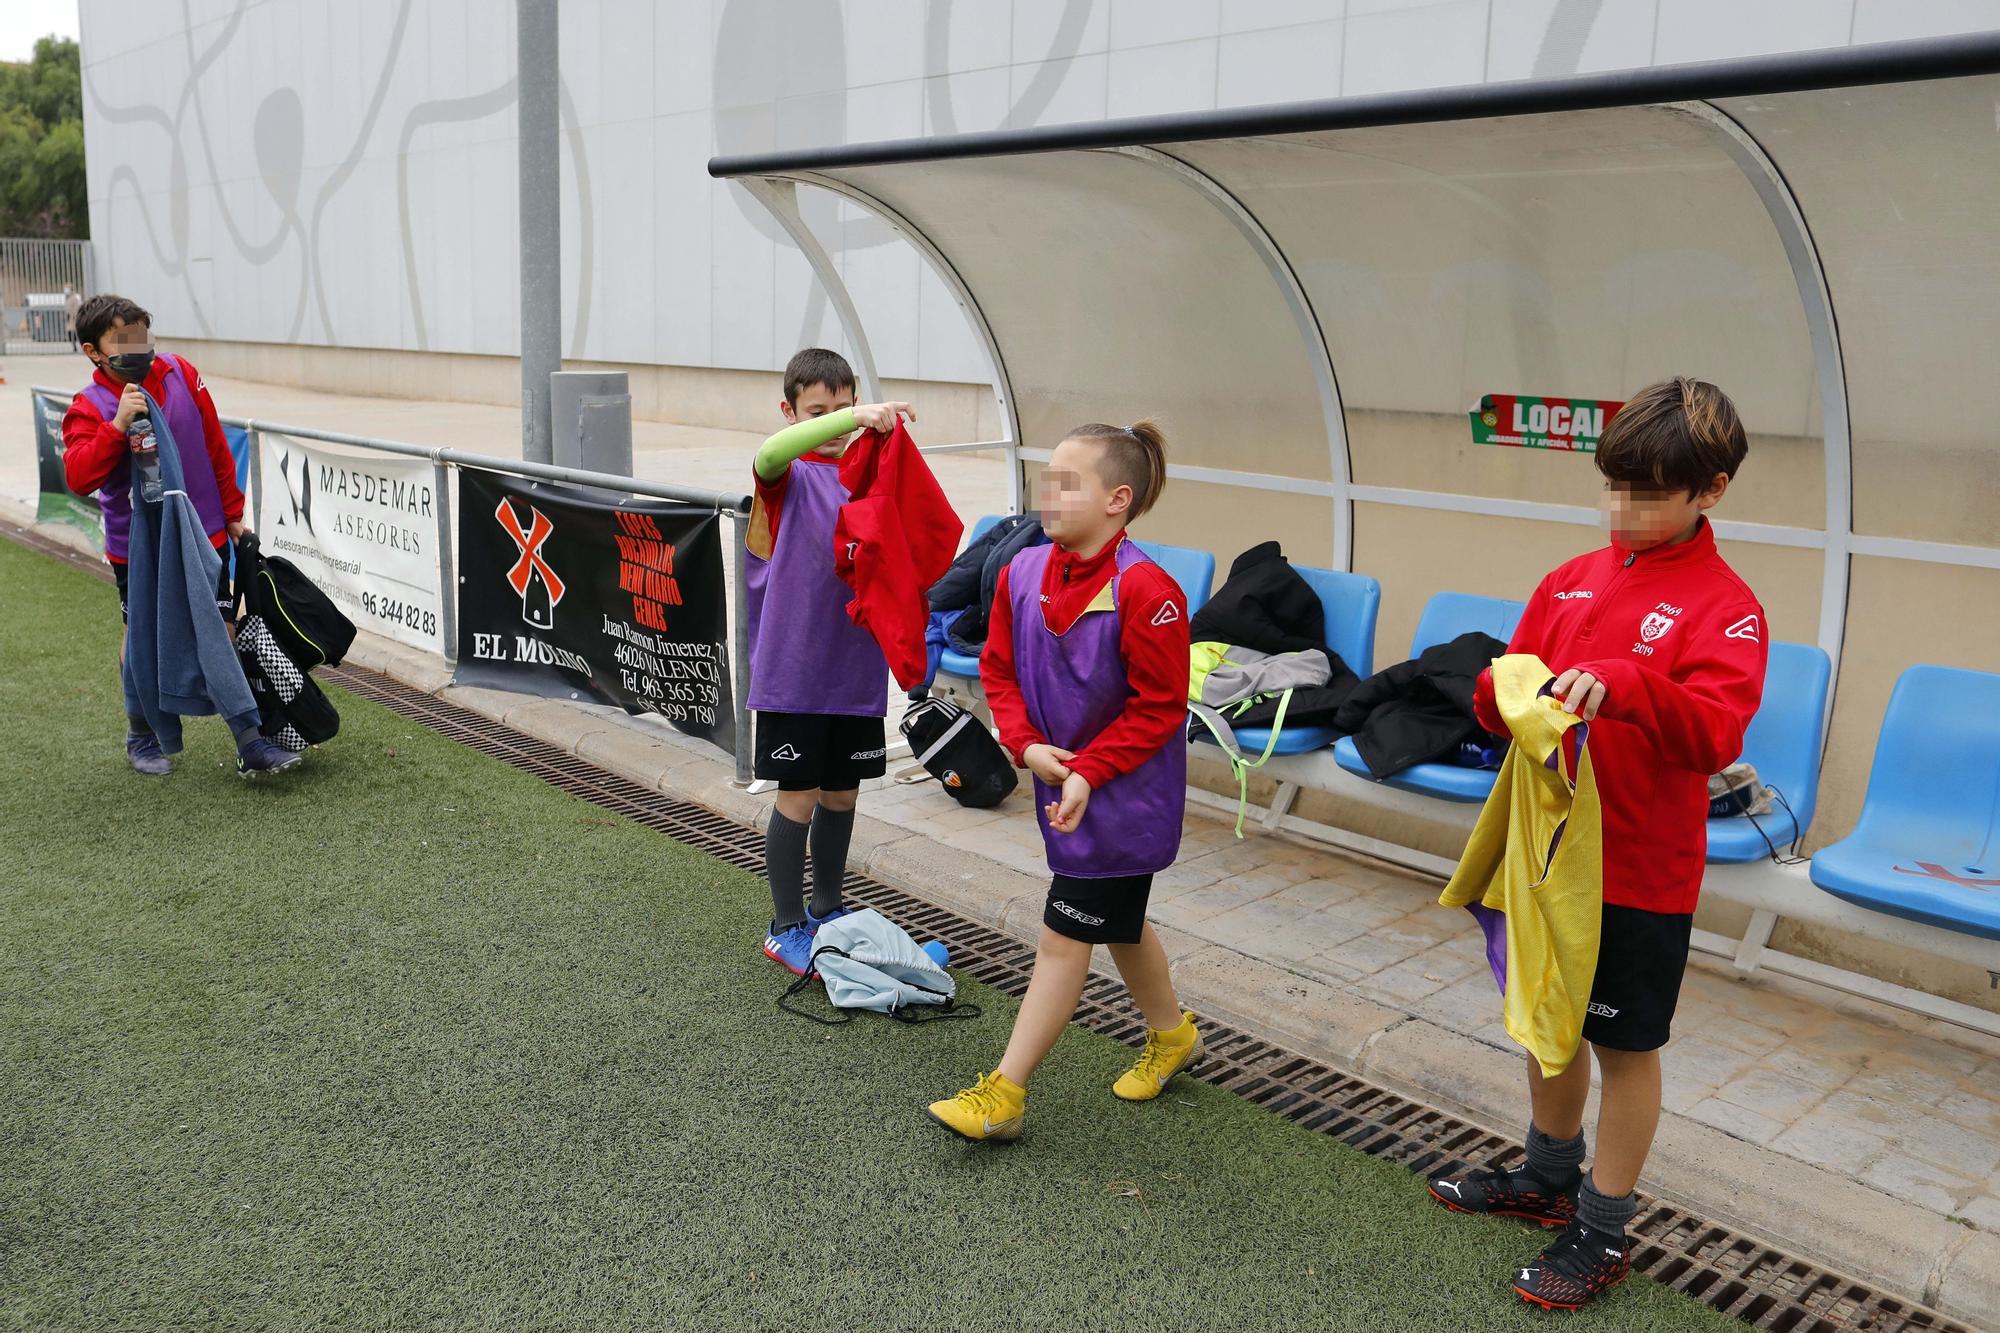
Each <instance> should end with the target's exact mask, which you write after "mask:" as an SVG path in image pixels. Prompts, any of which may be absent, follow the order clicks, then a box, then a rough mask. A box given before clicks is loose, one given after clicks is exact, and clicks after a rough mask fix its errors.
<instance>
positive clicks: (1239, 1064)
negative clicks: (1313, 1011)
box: [0, 522, 1974, 1333]
mask: <svg viewBox="0 0 2000 1333" xmlns="http://www.w3.org/2000/svg"><path fill="white" fill-rule="evenodd" d="M0 536H7V537H10V538H12V539H13V540H15V541H16V542H18V543H19V544H21V545H23V546H28V547H31V548H33V549H35V550H37V551H40V552H42V553H43V554H46V555H50V556H53V557H55V558H57V559H60V560H63V561H65V562H67V563H69V564H72V565H74V566H76V567H77V568H79V569H83V570H85V571H87V572H90V573H92V574H95V575H97V576H98V577H101V578H104V579H105V581H106V582H109V581H110V574H109V571H108V570H107V569H106V568H105V567H104V565H103V564H102V563H100V562H98V561H95V560H88V559H86V558H83V557H81V556H79V555H77V554H76V553H75V552H73V551H71V550H69V549H68V548H66V547H63V546H60V545H57V544H55V543H53V542H49V541H47V540H45V539H43V538H41V537H39V536H37V535H35V534H32V533H29V532H26V531H25V530H23V529H20V528H17V527H14V526H13V525H12V524H8V523H5V522H0ZM321 674H322V675H323V676H324V677H325V678H326V679H327V680H329V681H331V682H332V683H334V684H337V685H339V686H341V687H342V688H343V689H346V690H349V691H351V692H352V693H354V694H356V695H359V696H360V697H362V698H364V699H368V700H370V701H372V702H374V703H378V704H381V705H382V706H383V707H385V708H388V709H389V710H391V711H392V712H395V713H397V714H399V715H401V716H403V717H406V718H409V719H410V720H411V721H413V722H417V723H419V724H421V725H423V726H424V727H427V728H429V729H430V730H432V731H435V732H437V733H438V734H439V735H442V736H444V737H446V738H447V739H450V740H453V741H456V742H458V743H459V744H462V745H465V746H468V747H470V748H472V749H474V750H478V751H479V752H480V753H482V754H487V755H491V756H492V757H494V758H495V759H498V760H500V761H502V762H503V763H506V764H510V765H512V766H513V767H515V768H519V769H522V770H524V771H526V772H528V773H532V774H533V775H534V776H536V777H538V778H540V779H541V780H542V781H544V782H546V783H548V784H549V785H551V786H553V787H557V788H559V789H561V790H563V791H566V792H569V793H570V794H571V795H574V796H577V797H580V798H582V799H583V800H586V801H589V802H590V803H591V804H593V805H596V806H599V807H601V808H602V809H605V810H609V811H612V812H613V813H616V814H620V815H624V816H626V817H627V818H629V819H631V820H633V821H634V822H635V823H638V824H642V825H644V826H645V827H647V828H650V829H654V830H657V831H658V832H661V833H664V834H666V835H667V836H668V837H670V838H672V839H674V840H675V841H676V842H681V843H684V844H686V845H688V846H690V847H693V848H695V849H697V850H699V851H702V852H705V853H707V854H708V855H710V856H713V857H715V858H716V859H717V860H720V861H724V862H727V863H728V864H730V865H732V866H736V867H738V868H739V869H742V870H746V871H750V872H751V873H753V874H759V875H761V874H762V873H763V870H764V853H763V845H762V839H761V838H759V837H758V835H757V833H756V831H755V830H753V829H749V828H745V827H744V826H742V825H740V824H737V823H735V822H734V821H732V820H728V819H725V818H723V817H722V816H720V815H717V814H713V813H711V812H710V811H708V810H704V809H702V808H701V807H700V806H697V805H692V804H689V803H687V802H684V801H676V800H673V799H671V798H670V797H667V796H665V795H664V794H662V793H660V792H657V791H653V790H651V789H650V788H647V787H643V786H641V785H639V784H638V783H636V782H633V781H630V780H629V779H626V778H622V777H619V776H617V775H616V774H613V773H608V772H606V771H605V770H603V769H600V768H598V767H597V766H595V765H594V764H590V763H586V762H585V761H583V760H581V759H578V758H576V757H575V756H574V755H570V754H565V753H564V752H563V751H561V750H559V749H557V748H556V747H554V746H552V745H549V744H547V743H546V742H543V741H538V740H536V739H534V738H533V737H531V736H525V735H522V734H521V733H520V732H517V731H514V730H512V729H510V728H508V727H504V726H501V725H500V724H498V723H494V722H490V721H488V720H487V719H486V718H483V717H481V716H480V715H479V714H477V713H473V712H470V711H468V710H466V709H463V708H459V707H457V706H455V705H452V704H448V703H445V702H443V701H442V700H439V699H437V698H435V697H434V696H432V695H428V694H424V693H422V692H421V691H418V690H413V689H410V688H409V687H407V686H405V685H402V684H400V683H398V682H396V681H394V680H391V679H389V678H388V677H386V676H381V675H378V674H376V673H374V672H371V671H364V670H361V669H358V668H353V667H344V668H339V669H331V670H324V671H323V672H322V673H321ZM846 887H847V891H848V892H849V893H850V894H851V895H852V896H853V898H854V899H855V900H856V901H857V902H861V903H865V904H866V905H868V906H870V907H874V908H877V909H879V910H881V911H882V912H883V913H884V914H886V915H890V916H893V917H894V918H895V919H897V920H899V921H902V922H904V923H906V924H907V925H908V926H910V927H911V928H912V931H913V933H919V932H929V933H930V934H932V935H935V936H938V937H940V938H945V939H949V940H950V942H951V949H952V961H953V963H954V965H955V967H956V968H957V969H958V970H959V971H962V972H964V973H965V974H966V975H968V976H971V977H973V978H975V979H977V980H978V981H981V982H983V983H985V984H986V985H989V986H992V987H993V988H994V989H996V990H1000V991H1004V992H1005V993H1007V994H1008V995H1012V996H1016V997H1019V996H1020V995H1023V994H1025V993H1026V991H1027V989H1028V975H1029V972H1030V970H1031V969H1032V968H1033V965H1034V951H1033V950H1032V949H1030V948H1029V947H1028V946H1026V945H1024V944H1022V943H1021V942H1019V941H1018V940H1015V939H1014V938H1013V937H1011V936H1008V935H1003V934H1001V933H1000V932H998V931H995V930H992V929H989V928H988V927H985V926H982V925H979V924H977V923H976V922H972V921H968V920H966V919H965V918H963V917H960V916H958V915H957V914H955V913H953V912H949V911H946V910H945V909H943V908H941V907H936V906H933V905H932V904H930V903H926V902H922V901H920V900H918V899H916V898H912V897H911V896H909V895H908V894H906V893H902V892H899V891H898V890H896V889H892V888H890V887H889V886H888V885H886V884H882V883H880V882H878V881H876V880H873V879H869V878H867V877H866V876H862V875H856V874H850V875H848V876H847V880H846ZM1076 1022H1078V1023H1079V1024H1081V1025H1082V1026H1084V1027H1086V1028H1089V1029H1090V1030H1092V1031H1094V1032H1100V1033H1103V1034H1104V1035H1105V1036H1108V1037H1111V1038H1113V1039H1114V1040H1116V1041H1120V1042H1124V1043H1126V1044H1127V1045H1133V1046H1136V1045H1139V1044H1140V1043H1141V1042H1143V1041H1144V1039H1145V1026H1144V1024H1143V1023H1142V1022H1141V1021H1140V1020H1139V1019H1138V1018H1137V1017H1136V1016H1135V1015H1134V1014H1133V1013H1132V1012H1131V1010H1130V1009H1129V1008H1128V1006H1127V1005H1126V1003H1125V994H1124V988H1123V987H1122V986H1121V985H1120V984H1119V983H1118V982H1116V981H1115V980H1112V979H1110V978H1108V977H1100V976H1092V977H1091V979H1090V981H1089V983H1088V984H1087V985H1086V986H1085V988H1084V994H1083V1003H1082V1005H1081V1006H1080V1007H1079V1009H1078V1011H1077V1016H1076ZM1202 1031H1203V1040H1204V1041H1205V1043H1206V1044H1207V1046H1208V1053H1209V1058H1208V1061H1207V1063H1206V1064H1205V1065H1203V1067H1202V1069H1201V1071H1200V1073H1199V1074H1198V1075H1197V1077H1199V1078H1200V1079H1201V1080H1202V1081H1203V1082H1206V1083H1209V1084H1212V1085H1214V1086H1216V1087H1219V1088H1227V1089H1228V1090H1229V1091H1231V1092H1234V1093H1236V1094H1237V1095H1238V1096H1240V1097H1243V1098H1245V1099H1247V1100H1249V1101H1251V1102H1254V1103H1256V1104H1257V1105H1258V1106H1261V1107H1263V1108H1264V1109H1265V1110H1268V1111H1270V1112H1272V1113H1274V1114H1276V1115H1281V1116H1284V1117H1285V1118H1286V1119H1288V1120H1290V1121H1292V1122H1293V1123H1295V1124H1298V1125H1300V1126H1302V1127H1304V1128H1306V1129H1309V1130H1312V1131H1314V1132H1316V1133H1321V1134H1327V1135H1330V1136H1332V1137H1335V1138H1338V1139H1340V1140H1341V1141H1342V1142H1343V1143H1346V1144H1348V1145H1349V1146H1351V1147H1354V1148H1357V1149H1359V1150H1360V1151H1362V1152H1365V1153H1368V1154H1370V1155H1372V1156H1375V1157H1381V1158H1385V1159H1387V1160H1389V1161H1392V1162H1398V1163H1400V1164H1402V1165H1403V1166H1405V1167H1407V1168H1409V1169H1410V1170H1411V1171H1413V1172H1422V1173H1429V1172H1433V1171H1440V1170H1450V1169H1453V1168H1456V1167H1459V1166H1467V1165H1483V1164H1493V1165H1498V1166H1511V1165H1513V1164H1514V1163H1516V1162H1518V1161H1519V1160H1520V1159H1521V1156H1522V1152H1521V1147H1520V1145H1519V1143H1518V1142H1516V1141H1514V1140H1511V1139H1506V1138H1502V1137H1501V1136H1499V1135H1497V1134H1493V1133H1490V1132H1489V1131H1487V1130H1484V1129H1481V1128H1480V1127H1479V1126H1477V1125H1473V1124H1470V1123H1468V1122H1466V1121H1464V1120H1460V1119H1458V1118H1457V1117H1456V1116H1453V1115H1449V1114H1447V1113H1446V1112H1443V1111H1440V1110H1437V1109H1436V1108H1434V1107H1429V1106H1425V1105H1423V1104H1422V1103H1420V1102H1414V1101H1411V1100H1409V1099H1408V1098H1406V1097H1402V1096H1400V1095H1398V1094H1396V1093H1393V1092H1389V1091H1388V1090H1386V1089H1384V1088H1379V1087H1377V1086H1375V1085H1374V1084H1372V1083H1369V1082H1367V1081H1366V1080H1364V1079H1360V1078H1356V1077H1355V1076H1353V1075H1351V1074H1345V1073H1342V1072H1340V1071H1339V1070H1336V1069H1333V1068H1331V1067H1330V1066H1328V1065H1325V1064H1322V1063H1320V1062H1319V1061H1317V1060H1312V1059H1309V1058H1307V1057H1305V1056H1302V1055H1299V1054H1296V1053H1295V1052H1292V1051H1287V1050H1285V1049H1283V1048H1282V1047H1279V1046H1274V1045H1272V1044H1271V1043H1269V1042H1267V1041H1264V1040H1262V1039H1260V1038H1257V1037H1254V1036H1251V1035H1249V1034H1248V1033H1245V1032H1240V1031H1237V1030H1236V1029H1233V1028H1230V1027H1228V1026H1226V1025H1224V1024H1221V1023H1217V1022H1215V1021H1214V1020H1213V1019H1208V1020H1204V1022H1203V1028H1202ZM1631 1234H1632V1237H1633V1239H1634V1241H1635V1244H1634V1246H1633V1250H1632V1266H1633V1267H1634V1268H1635V1269H1636V1270H1638V1271H1639V1272H1642V1273H1645V1274H1646V1275H1648V1276H1649V1277H1652V1278H1653V1279H1654V1280H1656V1281H1658V1282H1661V1283H1663V1284H1665V1285H1666V1286H1669V1287H1671V1288H1673V1289H1674V1290H1675V1291H1679V1292H1682V1293H1684V1294H1686V1295H1688V1296H1690V1297H1693V1298H1694V1299H1695V1300H1697V1301H1700V1302H1701V1303H1702V1304H1704V1305H1706V1306H1708V1307H1709V1308H1711V1309H1714V1310H1718V1311H1720V1312H1722V1313H1723V1314H1726V1315H1730V1316H1732V1317H1734V1318H1736V1319H1739V1320H1742V1321H1743V1322H1744V1323H1746V1324H1748V1325H1750V1326H1751V1327H1753V1328H1759V1329H1771V1330H1777V1331H1778V1333H1849V1331H1850V1330H1853V1331H1857V1333H1863V1331H1865V1333H1902V1331H1903V1330H1936V1333H1974V1330H1972V1329H1971V1328H1969V1327H1968V1326H1967V1325H1964V1324H1961V1323H1958V1322H1956V1321H1954V1320H1951V1319H1947V1318H1945V1317H1944V1316H1943V1315H1940V1314H1938V1313H1936V1312H1935V1311H1932V1310H1928V1309H1926V1308H1924V1307H1923V1306H1920V1305H1916V1304H1913V1303H1911V1302H1908V1301H1904V1300H1901V1299H1899V1298H1897V1297H1895V1296H1891V1295H1888V1294H1886V1293H1883V1292H1879V1291H1876V1290H1874V1289H1872V1288H1870V1287H1868V1286H1867V1285H1865V1284H1863V1283H1861V1282H1857V1281H1855V1280H1854V1279H1852V1278H1846V1277H1842V1276H1841V1275H1839V1274H1838V1273H1832V1272H1828V1271H1827V1270H1826V1269H1823V1268H1819V1267H1816V1266H1815V1265H1813V1264H1810V1263H1807V1262H1805V1261H1804V1260H1802V1259H1796V1258H1793V1257H1792V1256H1790V1255H1787V1254H1785V1253H1783V1252H1781V1251H1778V1250H1774V1249H1772V1248H1770V1247H1769V1246H1767V1245H1765V1244H1763V1243H1761V1242H1759V1241H1756V1240H1753V1239H1751V1238H1750V1237H1748V1236H1744V1235H1741V1234H1740V1233H1738V1232H1734V1231H1731V1230H1729V1229H1728V1228H1727V1227H1721V1226H1716V1225H1714V1224H1712V1223H1709V1222H1707V1221H1704V1220H1703V1219H1701V1218H1699V1217H1696V1216H1694V1215H1692V1214H1690V1213H1688V1212H1686V1211H1684V1210H1682V1209H1680V1208H1677V1207H1674V1206H1673V1205H1671V1204H1665V1203H1661V1202H1659V1201H1658V1200H1654V1199H1648V1198H1646V1197H1645V1196H1643V1195H1642V1196H1641V1207H1640V1210H1639V1214H1638V1216H1637V1217H1636V1218H1634V1219H1633V1223H1632V1232H1631Z"/></svg>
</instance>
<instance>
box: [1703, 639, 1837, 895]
mask: <svg viewBox="0 0 2000 1333" xmlns="http://www.w3.org/2000/svg"><path fill="white" fill-rule="evenodd" d="M1832 676H1833V664H1832V663H1831V662H1829V661H1827V657H1826V654H1825V653H1824V652H1821V651H1820V650H1819V649H1818V648H1816V647H1814V646H1813V645H1811V644H1807V643H1774V644H1772V645H1771V662H1770V666H1769V667H1768V668H1766V670H1765V672H1764V702H1763V703H1762V705H1760V706H1759V707H1758V709H1757V716H1756V717H1754V718H1752V719H1750V728H1749V730H1748V731H1746V732H1744V733H1743V760H1744V762H1747V763H1748V764H1750V765H1751V766H1752V767H1754V768H1755V769H1756V770H1757V780H1758V781H1759V782H1761V783H1763V784H1764V785H1765V786H1766V787H1769V788H1771V789H1772V790H1774V791H1776V792H1778V793H1779V794H1780V795H1782V796H1783V797H1784V798H1785V804H1788V805H1790V806H1791V812H1790V813H1789V814H1788V813H1786V810H1785V805H1781V804H1779V803H1777V802H1775V801H1774V802H1772V805H1771V813H1769V814H1768V815H1758V816H1756V822H1755V823H1752V822H1751V820H1750V819H1748V818H1745V817H1743V816H1736V817H1734V818H1730V819H1711V820H1709V821H1708V859H1709V860H1710V861H1711V862H1717V863H1720V864H1724V865H1740V864H1744V863H1746V862H1750V861H1761V860H1763V859H1764V858H1765V857H1767V856H1769V855H1770V854H1771V849H1772V848H1773V847H1776V848H1777V849H1778V850H1780V851H1782V850H1784V849H1785V848H1786V847H1787V846H1789V845H1790V844H1791V842H1792V840H1793V839H1795V838H1797V837H1798V835H1799V834H1800V833H1801V832H1803V831H1804V830H1805V829H1807V828H1809V827H1811V825H1812V817H1813V807H1814V805H1815V804H1816V803H1817V802H1818V800H1819V755H1820V737H1821V736H1822V734H1823V733H1824V730H1825V728H1824V722H1823V719H1824V718H1825V716H1826V691H1827V684H1828V682H1829V681H1830V680H1831V678H1832ZM1760 826H1761V828H1762V832H1759V831H1758V830H1759V827H1760ZM1767 837H1768V838H1769V839H1770V841H1769V842H1766V841H1765V839H1766V838H1767Z"/></svg>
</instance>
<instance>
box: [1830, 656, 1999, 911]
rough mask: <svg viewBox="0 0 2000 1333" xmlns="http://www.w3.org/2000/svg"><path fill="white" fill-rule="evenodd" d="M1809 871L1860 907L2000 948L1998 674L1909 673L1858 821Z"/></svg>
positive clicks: (1893, 698) (1892, 700) (1900, 684)
mask: <svg viewBox="0 0 2000 1333" xmlns="http://www.w3.org/2000/svg"><path fill="white" fill-rule="evenodd" d="M1811 874H1812V882H1813V883H1815V884H1817V885H1819V887H1821V888H1822V889H1825V890H1826V891H1827V892H1828V893H1831V894H1833V895H1835V896H1836V897H1840V898H1845V899H1846V900H1847V901H1848V902H1851V903H1854V904H1856V905H1858V906H1861V907H1866V908H1869V909H1871V910H1873V911H1877V912H1885V913H1887V914H1889V915H1890V916H1898V917H1902V918H1904V919H1905V920H1908V921H1920V922H1923V923H1924V924H1926V925H1931V926H1940V927H1943V928H1944V929H1946V930H1955V931H1959V932H1961V933H1963V934H1968V935H1978V936H1981V937H1983V938H1985V939H1991V940H2000V675H1992V674H1990V673H1988V672H1984V671H1962V670H1958V669H1956V668H1953V667H1940V666H1913V667H1911V668H1910V669H1909V670H1907V671H1905V672H1904V673H1903V674H1902V677H1901V678H1900V679H1899V680H1897V682H1896V690H1895V693H1893V694H1892V695H1890V696H1889V709H1888V711H1887V712H1886V713H1884V714H1883V716H1882V733H1881V736H1880V737H1879V738H1878V739H1877V741H1876V743H1875V766H1874V768H1873V769H1872V770H1871V771H1870V772H1869V775H1868V795H1867V797H1866V799H1864V800H1863V801H1862V804H1861V818H1860V820H1859V821H1858V822H1857V823H1856V824H1855V826H1854V832H1853V833H1852V834H1850V835H1848V836H1847V837H1845V838H1843V839H1841V840H1840V841H1839V842H1837V843H1834V844H1833V845H1832V846H1831V847H1828V848H1825V849H1824V850H1822V851H1821V852H1820V853H1819V854H1818V855H1816V856H1814V857H1813V859H1812V870H1811Z"/></svg>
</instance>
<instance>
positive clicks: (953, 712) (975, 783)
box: [902, 699, 1021, 810]
mask: <svg viewBox="0 0 2000 1333" xmlns="http://www.w3.org/2000/svg"><path fill="white" fill-rule="evenodd" d="M902 729H903V738H904V739H905V740H907V741H909V743H910V749H911V750H912V751H913V752H914V753H915V754H916V756H917V762H918V763H920V764H922V765H923V766H924V767H925V768H926V769H927V770H929V772H930V775H931V776H932V777H934V778H936V779H937V780H938V782H939V783H941V784H942V785H943V787H944V789H945V790H946V791H948V792H950V793H951V795H952V799H954V800H956V801H957V802H958V803H959V804H960V805H963V806H969V807H971V808H972V809H974V810H986V809H990V808H992V807H993V806H996V805H998V804H1000V802H1002V801H1004V800H1006V799H1007V798H1008V797H1009V796H1011V795H1013V793H1014V788H1015V787H1017V786H1019V785H1020V782H1021V779H1020V775H1019V774H1017V773H1015V772H1014V765H1012V764H1011V763H1009V762H1007V755H1006V752H1005V751H1003V750H1002V749H1001V748H1000V742H998V741H996V740H994V739H993V733H991V732H989V731H988V730H987V729H986V728H985V727H984V726H982V725H980V722H979V719H978V718H976V717H974V716H973V715H972V714H971V713H968V712H966V711H965V710H964V709H963V708H960V707H959V706H958V705H957V704H955V703H952V702H951V701H950V700H948V699H925V700H923V701H922V702H921V703H917V704H913V705H911V707H910V711H909V712H907V713H905V714H904V715H903V723H902Z"/></svg>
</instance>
